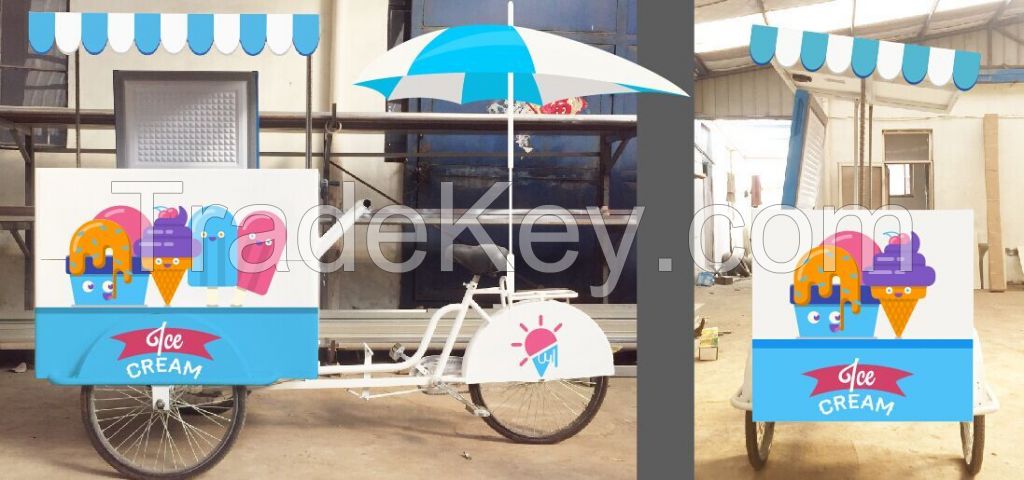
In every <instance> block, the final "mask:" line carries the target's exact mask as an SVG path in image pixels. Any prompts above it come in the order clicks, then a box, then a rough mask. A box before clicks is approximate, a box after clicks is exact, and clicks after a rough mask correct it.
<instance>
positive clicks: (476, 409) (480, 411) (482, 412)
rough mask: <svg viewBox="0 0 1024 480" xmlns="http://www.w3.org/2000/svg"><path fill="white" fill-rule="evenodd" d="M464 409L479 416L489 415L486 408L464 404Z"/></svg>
mask: <svg viewBox="0 0 1024 480" xmlns="http://www.w3.org/2000/svg"><path fill="white" fill-rule="evenodd" d="M466 411H467V412H469V413H472V414H473V415H474V416H477V417H480V418H486V417H489V416H491V412H490V411H489V410H487V409H486V408H480V407H471V406H469V405H466Z"/></svg>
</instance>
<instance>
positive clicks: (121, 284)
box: [29, 3, 685, 478]
mask: <svg viewBox="0 0 1024 480" xmlns="http://www.w3.org/2000/svg"><path fill="white" fill-rule="evenodd" d="M511 13H512V8H511V3H510V4H509V25H484V26H466V27H452V28H450V29H446V30H444V31H438V32H432V33H431V34H429V35H425V36H423V37H417V38H416V39H413V40H411V41H409V42H406V43H404V44H402V45H401V46H400V47H398V48H396V49H394V50H392V51H391V52H389V55H390V56H389V57H387V56H386V57H383V58H384V61H382V62H378V63H376V64H374V66H373V67H372V69H375V70H373V71H372V72H371V74H374V75H375V74H379V73H381V72H385V73H388V72H398V74H397V76H396V75H393V74H392V73H388V75H389V76H388V77H386V78H370V79H367V80H366V81H365V82H364V84H363V85H364V86H367V87H369V88H373V89H374V90H377V91H379V92H381V93H383V94H384V95H385V97H387V98H402V96H403V95H405V96H412V95H416V96H435V98H443V99H447V100H450V101H456V102H460V101H474V100H480V99H485V98H495V97H497V98H501V97H505V98H507V100H508V101H509V104H512V103H513V102H515V101H529V102H540V103H544V102H548V101H551V100H552V99H557V98H562V97H564V96H571V95H590V94H600V93H630V92H658V93H671V94H676V95H685V93H683V92H682V90H679V89H678V87H676V86H675V85H672V84H671V83H670V82H668V81H667V80H665V79H663V78H661V77H660V76H657V75H656V74H654V73H652V72H649V71H647V70H645V69H643V68H641V67H639V66H637V65H635V64H632V63H630V62H628V61H626V60H624V59H621V58H619V57H615V56H614V55H611V54H608V53H605V52H600V51H597V50H595V49H592V48H590V47H585V46H583V45H581V44H578V43H576V42H572V41H570V40H567V39H564V38H562V37H558V36H556V35H552V34H547V33H543V32H536V31H532V30H529V29H523V28H519V27H513V26H512V25H511V19H512V16H511ZM29 27H30V28H29V35H30V43H31V46H32V48H33V49H34V50H36V51H37V52H47V51H49V50H50V49H51V48H52V47H53V45H54V44H56V46H57V47H58V48H59V49H60V50H61V51H62V52H64V53H72V52H74V51H76V50H78V49H79V48H80V47H81V48H84V49H85V50H86V52H88V53H90V54H97V53H99V52H101V51H103V50H104V49H105V48H106V47H107V46H108V44H109V47H110V48H111V49H113V50H114V51H118V52H122V51H126V50H128V49H130V48H131V45H132V43H134V44H135V46H136V48H137V49H138V50H139V51H140V52H142V53H144V54H150V53H152V52H153V51H155V50H156V49H157V48H158V47H159V46H160V45H163V47H164V48H165V49H167V50H169V51H172V52H177V51H180V50H182V49H183V48H184V46H185V45H186V44H187V45H188V47H189V49H190V50H191V51H192V52H193V53H195V54H200V55H201V54H205V53H206V52H208V51H211V46H216V50H218V51H220V52H222V53H230V52H232V51H234V50H235V49H236V48H237V47H238V46H239V44H240V45H241V47H242V48H243V50H244V51H245V52H246V53H247V54H249V55H256V54H258V53H260V52H261V51H263V49H264V46H265V45H266V46H269V47H270V50H271V51H273V52H274V53H275V54H285V53H287V52H288V51H289V50H290V49H291V48H292V47H293V46H294V48H295V50H296V51H297V52H298V53H299V54H301V55H305V56H309V55H312V54H313V52H314V51H315V49H316V45H317V39H318V31H319V20H318V18H317V17H316V16H315V15H261V14H243V15H228V14H105V13H57V14H53V13H32V14H30V17H29ZM539 47H544V48H543V49H540V48H539ZM490 48H497V49H500V52H501V53H502V54H501V55H492V54H489V52H488V51H487V50H488V49H490ZM588 49H589V50H588ZM538 50H545V51H546V52H547V53H546V56H538V55H539V54H540V53H541V52H539V51H538ZM423 51H429V52H430V54H429V55H426V54H423ZM565 51H568V52H569V53H571V54H572V57H573V58H575V59H576V60H579V59H581V58H583V59H586V60H587V62H584V63H583V64H574V66H573V67H572V72H573V75H570V76H565V75H563V74H561V72H559V71H557V69H558V68H563V65H562V64H563V63H564V62H558V61H557V57H558V54H559V53H560V52H565ZM580 51H582V53H579V52H580ZM482 58H486V59H488V60H487V61H479V60H480V59H482ZM395 59H397V63H396V61H393V60H395ZM421 60H422V62H421ZM467 60H468V61H467ZM540 60H543V62H541V61H540ZM402 62H405V63H406V65H405V66H404V67H402V66H401V65H400V64H401V63H402ZM409 62H412V66H411V67H410V66H409V65H408V63H409ZM510 62H511V63H510ZM586 64H590V65H591V67H590V68H589V70H588V69H587V68H581V65H586ZM602 64H603V65H604V67H601V65H602ZM307 65H308V62H307ZM395 65H399V66H398V67H395ZM608 65H611V67H609V66H608ZM481 66H482V67H485V68H487V69H489V70H487V71H484V72H476V71H474V70H473V69H474V68H478V67H481ZM395 68H397V69H398V70H395ZM543 68H554V69H556V71H547V72H544V71H542V70H543ZM453 69H455V70H453ZM605 70H606V71H607V72H608V73H607V75H608V76H609V78H608V79H599V78H593V79H589V80H587V79H583V80H581V79H580V78H577V77H578V76H579V75H580V74H581V72H582V73H583V74H594V75H598V74H600V73H602V72H604V71H605ZM542 74H543V75H542ZM542 77H543V78H542ZM584 80H585V81H584ZM307 81H308V77H307ZM576 84H580V85H581V86H579V87H577V86H575V85H576ZM431 86H434V87H442V89H443V90H444V91H443V92H441V93H436V92H432V91H431V88H430V87H431ZM463 87H464V89H465V91H458V92H456V91H453V88H454V89H463ZM513 88H514V89H515V94H513ZM579 89H583V92H581V93H580V92H578V90H579ZM308 91H309V88H308V85H307V95H308ZM552 95H555V97H552ZM216 101H218V102H233V101H238V102H241V101H244V100H243V98H242V96H240V95H234V96H233V95H224V96H216ZM178 102H179V103H181V102H184V103H186V104H187V103H188V97H187V96H182V97H178ZM170 108H179V106H178V105H176V104H172V105H171V107H170ZM308 108H309V103H308V97H307V125H308V119H309V110H308ZM511 112H512V109H509V113H508V137H509V141H510V142H509V143H510V145H509V149H508V156H509V162H508V166H509V171H510V178H511V169H512V167H513V148H514V147H513V146H512V141H511V140H512V138H513V121H514V119H513V115H512V113H511ZM185 121H189V120H187V119H186V120H185ZM143 127H145V125H143ZM151 139H152V140H153V141H155V142H157V143H160V142H163V143H164V144H166V143H168V142H170V143H171V144H172V147H173V146H174V145H175V144H176V143H175V142H178V144H181V145H185V144H187V143H188V141H189V139H188V138H177V137H173V136H171V137H168V136H167V135H165V134H164V133H162V132H159V131H156V132H153V135H152V136H151ZM217 140H218V141H220V138H218V139H217ZM120 146H121V143H120V141H119V150H120ZM168 150H169V151H170V152H171V153H168V154H166V155H171V156H173V155H174V154H175V152H177V154H180V153H181V152H182V151H185V152H191V150H190V149H188V148H170V149H168ZM132 152H133V150H128V151H127V152H121V151H119V152H118V154H119V156H120V155H125V154H127V155H128V156H131V155H132ZM189 154H192V153H189ZM161 155H164V154H161ZM306 155H307V166H308V159H309V157H310V152H309V141H308V128H307V152H306ZM161 159H162V160H167V159H166V158H163V157H161ZM132 161H133V159H132V158H127V159H126V162H127V163H129V164H130V163H131V162H132ZM174 161H175V159H171V160H170V161H169V162H168V163H173V162H174ZM120 163H121V162H120V160H119V164H120ZM319 185H320V179H319V178H318V174H317V172H316V171H314V170H309V169H307V170H259V169H224V168H218V169H211V168H202V169H175V168H121V169H102V170H101V169H41V170H40V171H39V172H38V173H37V176H36V190H35V191H36V219H37V220H36V221H37V227H36V228H37V230H36V231H37V235H36V239H37V240H36V251H37V252H38V254H37V255H36V272H37V276H36V291H37V292H38V294H37V298H36V305H37V309H36V329H37V330H36V353H37V376H38V377H39V378H43V379H47V380H49V381H51V382H53V383H56V384H60V385H80V386H82V394H81V401H82V417H83V421H84V423H85V426H86V430H87V432H88V434H89V438H90V440H91V442H92V444H93V446H94V447H95V448H96V450H97V452H98V453H99V454H100V455H101V456H102V457H103V458H104V459H105V460H106V461H107V462H108V463H109V464H110V465H111V466H113V467H114V468H116V469H117V470H118V471H119V472H121V473H123V474H125V475H128V476H130V477H133V478H182V477H189V476H192V475H196V474H199V473H202V472H204V471H206V470H208V469H209V468H211V467H212V466H213V465H215V464H216V463H217V462H218V461H219V460H220V459H221V458H222V457H223V456H224V455H225V454H226V453H227V451H228V450H229V449H230V448H231V446H232V445H233V443H234V441H235V439H236V438H237V436H238V432H239V431H240V429H241V427H242V425H243V423H244V421H245V410H246V396H247V391H248V389H249V388H251V387H257V386H259V387H265V388H267V389H321V388H342V389H348V390H349V391H351V392H352V393H354V394H356V395H358V396H359V397H360V398H363V399H367V400H368V399H371V398H378V397H384V396H389V395H398V394H410V393H419V392H422V393H427V394H435V395H447V396H450V397H452V398H454V399H456V400H457V401H459V402H460V403H461V404H463V405H464V406H465V407H466V409H467V410H468V411H469V412H470V413H471V414H473V415H476V416H479V417H481V418H482V419H483V420H484V421H485V422H486V423H487V424H488V425H489V426H491V427H492V428H493V429H494V430H495V431H497V432H498V433H500V434H501V435H503V436H505V437H507V438H509V439H511V440H513V441H517V442H524V443H555V442H559V441H562V440H564V439H566V438H568V437H571V436H573V435H575V434H576V433H578V432H579V431H581V430H582V429H583V428H585V427H586V426H587V424H589V423H590V421H591V420H592V419H593V417H594V415H595V414H596V413H597V411H598V409H599V408H600V406H601V403H602V401H603V399H604V395H605V392H606V390H607V387H608V380H607V379H608V377H609V376H610V375H612V374H613V372H614V366H613V363H612V350H611V347H610V345H609V343H608V339H607V338H606V336H605V334H604V332H603V331H602V330H601V329H600V327H599V326H598V325H597V324H596V322H594V320H593V319H591V318H590V317H589V316H587V315H586V314H585V313H584V312H582V311H581V310H579V309H577V308H576V307H574V306H572V305H570V304H569V300H571V299H573V298H575V297H576V296H577V295H576V293H575V292H573V291H570V290H565V289H546V290H517V289H516V288H515V287H514V283H513V278H514V265H515V264H514V257H513V256H512V255H511V252H509V251H508V250H506V249H505V248H502V247H499V246H496V245H490V244H484V245H454V246H452V247H451V248H450V249H449V250H448V254H450V255H451V256H452V257H453V258H454V260H455V261H456V262H457V263H459V264H460V265H462V266H463V267H464V268H466V269H467V270H468V271H469V272H470V273H471V274H472V278H471V279H468V282H466V283H465V287H466V291H465V295H464V296H463V298H462V299H461V301H460V302H458V303H454V304H451V305H448V306H445V307H442V308H440V309H438V310H437V311H436V312H435V313H434V314H433V315H432V317H431V318H430V320H429V322H428V324H427V326H426V328H425V331H424V334H423V337H422V339H421V340H420V342H419V345H418V346H417V348H416V350H415V351H414V352H413V353H411V354H407V353H406V352H405V350H404V349H402V348H398V347H397V346H396V348H393V349H392V350H391V352H389V355H388V356H389V357H390V359H391V360H392V362H390V363H388V362H379V361H378V362H373V361H372V357H373V352H372V351H370V350H369V348H368V347H367V348H366V351H365V352H364V358H365V362H364V363H363V364H355V365H319V364H318V360H317V347H318V320H319V319H318V314H319V308H318V306H319V300H318V299H319V292H318V289H319V281H318V275H319V268H320V263H319V258H320V257H321V255H323V253H324V252H326V251H327V250H328V248H330V247H331V245H333V244H334V243H335V242H337V241H338V240H339V239H340V238H341V237H342V236H343V235H344V234H345V232H346V231H348V230H350V229H351V227H352V226H353V225H354V224H355V223H356V222H357V221H358V220H359V219H360V218H362V217H364V216H366V215H368V214H369V209H370V203H369V202H368V201H365V200H364V201H358V202H354V204H352V205H346V206H345V207H346V208H347V211H346V212H345V213H344V215H341V216H340V217H338V218H336V219H335V223H334V224H333V226H332V227H331V228H329V229H327V230H326V232H324V233H320V223H319V222H320V220H319V219H320V217H321V214H322V211H321V206H320V205H318V201H317V192H318V191H319ZM66 192H75V198H74V200H69V199H68V197H67V196H66ZM509 201H510V202H511V194H510V195H509ZM510 214H511V210H510ZM510 232H511V225H510ZM510 245H511V243H510ZM483 279H493V280H491V281H493V282H494V283H496V285H495V286H482V285H481V282H482V280H483ZM151 284H152V286H151ZM479 297H489V298H491V299H493V301H494V302H495V303H496V305H495V306H496V308H495V310H493V311H487V310H485V309H484V308H482V307H481V305H480V304H479V303H478V298H479ZM470 310H472V311H474V312H475V313H476V314H477V315H479V316H480V317H481V318H482V319H483V324H482V325H481V326H480V327H479V328H478V329H477V330H476V332H475V333H474V335H473V336H472V338H471V340H470V342H469V344H468V346H467V347H466V350H465V354H464V355H463V356H461V357H459V356H455V355H453V350H454V347H455V342H456V339H457V338H458V337H459V334H460V329H461V327H462V324H463V321H464V320H465V318H466V315H467V313H468V312H469V311H470ZM443 318H451V319H453V321H452V326H451V329H450V331H449V332H448V334H447V336H446V340H445V342H444V346H443V348H442V350H441V352H440V354H439V355H430V356H428V355H427V350H428V347H429V345H430V343H431V339H432V338H433V336H434V333H435V330H436V329H437V327H438V324H439V322H440V320H441V319H443ZM271 349H272V350H273V352H274V353H273V354H272V355H271V354H268V353H267V352H268V350H271ZM462 386H468V390H469V395H468V396H467V395H464V390H462V389H461V387H462ZM379 388H384V389H388V391H385V392H383V393H371V392H372V391H373V389H379Z"/></svg>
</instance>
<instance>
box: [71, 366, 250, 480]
mask: <svg viewBox="0 0 1024 480" xmlns="http://www.w3.org/2000/svg"><path fill="white" fill-rule="evenodd" d="M203 391H218V392H220V393H218V394H217V395H197V394H199V393H202V392H203ZM152 392H153V391H152V389H151V388H150V387H148V386H131V385H128V386H103V387H100V386H96V387H93V386H86V387H82V397H81V398H82V421H83V422H84V423H85V430H86V432H88V434H89V440H90V442H92V446H93V447H94V448H95V449H96V451H97V452H98V453H99V454H100V456H101V457H103V459H104V460H106V461H107V463H109V464H110V466H112V467H114V468H115V469H117V471H118V472H121V473H122V474H124V475H126V476H128V477H129V478H136V479H162V480H166V479H178V478H188V477H192V476H194V475H198V474H200V473H202V472H205V471H206V470H209V469H210V468H211V467H213V466H214V465H216V464H217V462H219V461H220V460H221V459H222V458H223V457H224V455H225V454H226V453H227V452H228V450H229V449H230V448H231V445H232V444H234V442H235V439H236V438H238V432H239V431H240V430H241V429H242V425H243V424H244V423H245V397H246V388H245V387H237V386H236V387H230V386H227V387H205V386H204V387H197V386H178V387H171V392H170V403H171V405H170V408H169V409H167V410H163V409H155V408H153V400H152Z"/></svg>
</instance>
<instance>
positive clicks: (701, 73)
mask: <svg viewBox="0 0 1024 480" xmlns="http://www.w3.org/2000/svg"><path fill="white" fill-rule="evenodd" d="M693 64H694V65H695V66H696V67H697V78H702V77H706V76H708V74H709V73H711V70H708V66H707V64H705V63H704V59H703V58H700V55H697V54H696V53H695V54H693Z"/></svg>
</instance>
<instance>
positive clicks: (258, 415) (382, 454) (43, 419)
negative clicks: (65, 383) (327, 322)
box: [0, 365, 636, 480]
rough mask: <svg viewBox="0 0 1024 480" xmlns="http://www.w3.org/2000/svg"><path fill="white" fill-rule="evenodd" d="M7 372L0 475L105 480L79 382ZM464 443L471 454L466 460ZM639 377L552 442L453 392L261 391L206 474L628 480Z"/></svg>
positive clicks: (1, 380) (0, 409) (1, 376)
mask: <svg viewBox="0 0 1024 480" xmlns="http://www.w3.org/2000/svg"><path fill="white" fill-rule="evenodd" d="M9 367H10V366H9V365H5V366H4V369H3V371H2V372H0V432H2V433H0V468H2V473H0V477H2V478H61V479H63V478H104V477H105V478H110V477H116V471H115V470H113V469H112V468H110V467H109V466H107V464H106V463H105V462H104V461H103V460H102V459H101V458H100V457H99V455H97V454H96V452H95V451H94V450H93V448H92V446H91V445H90V444H89V440H88V438H87V437H86V434H85V431H84V429H83V426H82V421H81V419H80V418H81V417H80V414H79V400H78V393H79V390H78V389H76V388H72V387H57V386H53V385H50V384H49V383H47V382H44V381H40V380H36V379H35V378H34V372H32V371H31V370H30V371H29V372H28V373H23V374H14V373H8V371H7V370H8V368H9ZM463 452H466V453H468V454H469V456H470V459H466V458H464V457H463ZM635 472H636V382H635V381H634V380H632V379H613V380H612V382H611V385H610V386H609V389H608V396H607V397H606V399H605V402H604V405H603V407H602V408H601V410H600V412H599V413H598V414H597V417H596V418H595V419H594V421H593V423H591V424H590V425H589V426H588V427H587V428H586V429H585V430H584V431H583V432H582V433H580V434H579V435H577V436H576V437H573V438H571V439H569V440H566V441H565V442H562V443H560V444H557V445H539V446H532V445H517V444H513V443H510V442H508V441H506V440H505V439H504V437H501V436H499V435H498V434H497V433H495V432H493V431H492V430H491V429H490V428H489V427H487V425H486V424H484V422H483V421H481V420H479V419H477V418H475V417H473V416H471V415H469V414H468V413H466V411H465V410H464V409H463V408H462V406H461V404H459V403H457V402H455V401H454V400H452V399H449V398H447V397H439V396H426V395H421V394H415V395H407V396H401V397H392V398H384V399H378V400H373V401H371V402H369V403H367V402H364V401H362V400H359V399H358V398H356V397H354V396H352V395H350V394H348V393H347V392H345V391H341V390H320V391H305V392H290V391H276V392H259V391H257V392H255V393H253V394H252V395H251V396H250V397H249V403H248V416H247V418H246V422H245V428H244V429H243V430H242V433H241V436H240V437H239V439H238V442H237V443H236V444H235V446H234V448H233V449H232V450H231V451H230V452H229V453H228V455H227V457H226V458H225V459H224V460H223V461H222V462H221V463H220V464H219V465H217V466H216V467H214V469H213V470H212V472H211V473H209V474H207V475H206V478H229V479H230V478H239V479H243V478H244V479H252V478H339V477H340V476H344V477H345V478H419V477H423V478H445V479H462V478H466V479H470V478H473V479H475V478H488V479H506V478H507V479H524V478H560V479H576V478H579V479H588V480H592V479H595V478H633V477H635V476H636V473H635Z"/></svg>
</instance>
